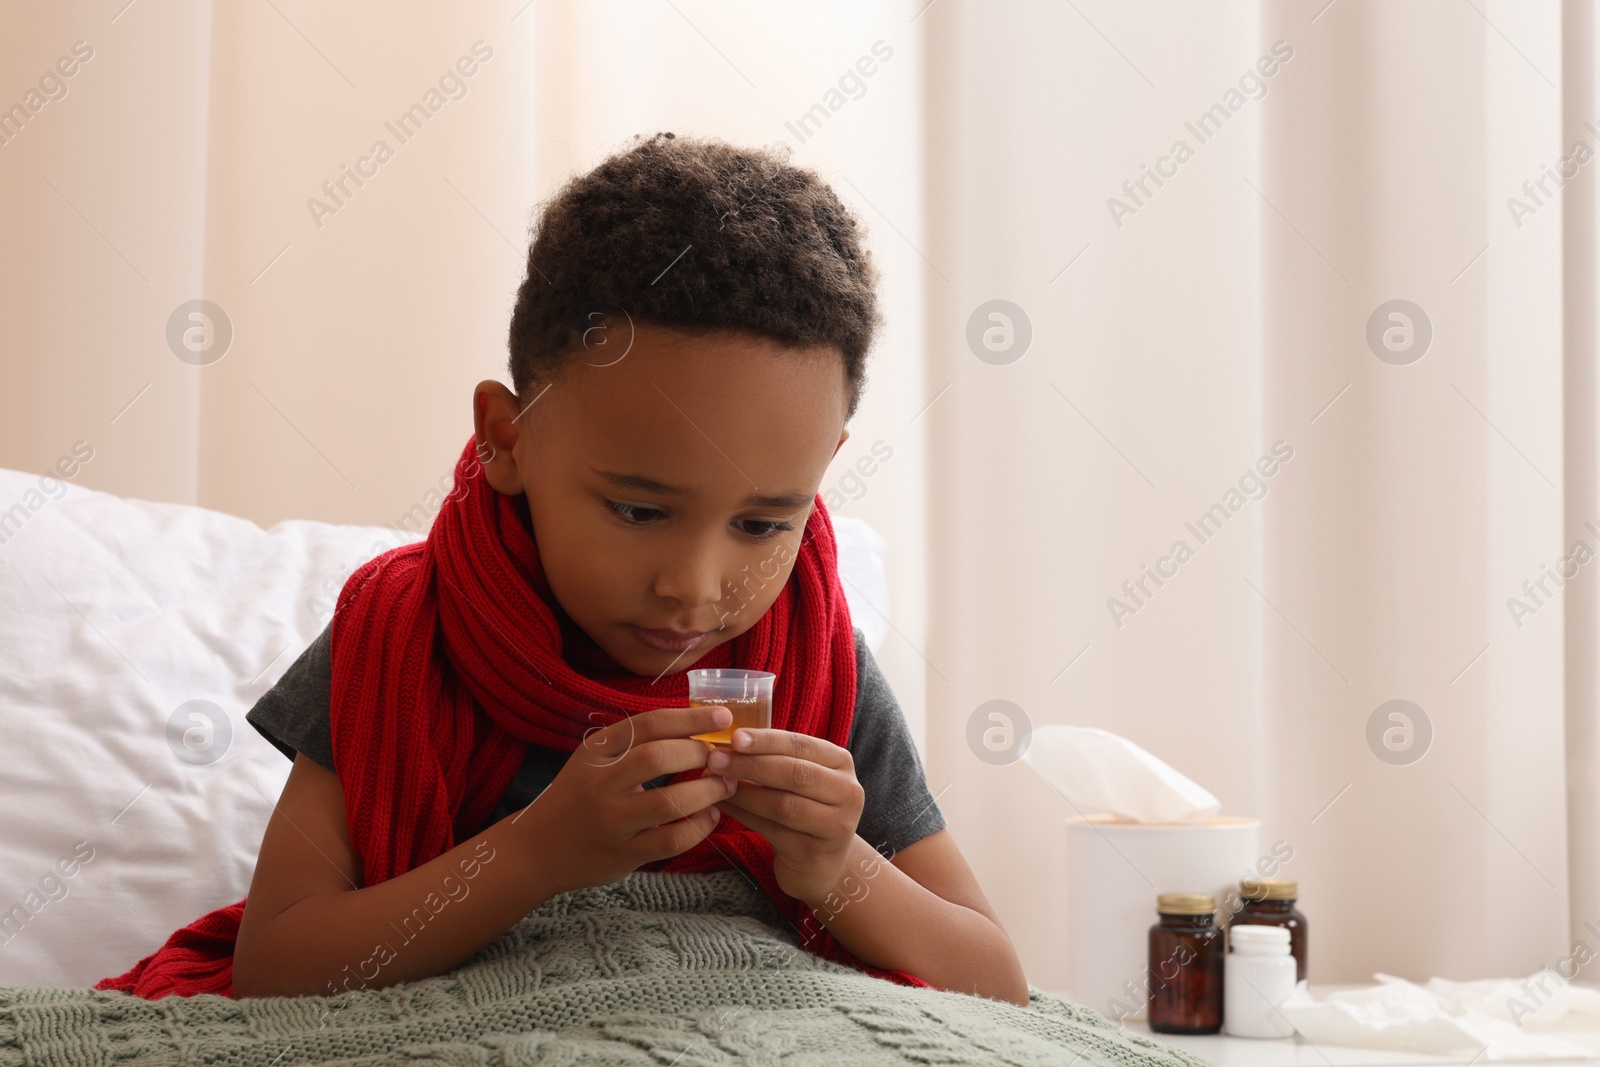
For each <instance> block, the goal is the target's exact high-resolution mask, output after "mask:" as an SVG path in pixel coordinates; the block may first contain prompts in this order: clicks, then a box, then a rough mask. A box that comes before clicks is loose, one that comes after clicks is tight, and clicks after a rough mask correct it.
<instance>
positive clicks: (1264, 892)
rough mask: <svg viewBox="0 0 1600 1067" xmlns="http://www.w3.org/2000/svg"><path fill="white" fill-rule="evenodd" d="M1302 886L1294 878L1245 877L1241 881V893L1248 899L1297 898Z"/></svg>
mask: <svg viewBox="0 0 1600 1067" xmlns="http://www.w3.org/2000/svg"><path fill="white" fill-rule="evenodd" d="M1299 894H1300V886H1299V885H1298V884H1297V883H1296V882H1295V880H1294V879H1292V878H1245V879H1243V880H1241V881H1240V882H1239V895H1240V896H1242V897H1244V899H1246V900H1295V899H1297V898H1298V897H1299Z"/></svg>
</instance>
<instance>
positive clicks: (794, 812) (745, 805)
mask: <svg viewBox="0 0 1600 1067" xmlns="http://www.w3.org/2000/svg"><path fill="white" fill-rule="evenodd" d="M731 805H737V806H738V810H737V811H735V810H733V808H732V807H731ZM717 806H718V807H727V808H729V813H730V814H732V815H734V816H735V817H736V818H738V820H739V821H740V822H744V816H743V815H742V814H740V812H748V813H750V814H751V815H754V816H756V817H758V818H760V819H762V820H764V821H765V822H766V823H768V824H769V825H774V826H776V827H777V828H779V829H782V830H788V831H791V832H793V833H797V834H803V835H805V836H806V837H814V838H816V839H818V840H819V841H820V840H830V839H832V838H834V837H836V836H838V834H839V833H840V831H841V830H843V829H845V828H846V823H848V821H849V819H848V817H847V815H846V814H845V813H844V812H843V811H842V809H840V808H837V807H833V806H832V805H828V804H819V803H817V802H816V801H815V800H812V799H810V798H809V797H803V796H800V795H799V794H798V793H790V792H788V791H787V790H783V789H767V788H764V787H762V786H759V785H754V786H752V785H741V786H740V787H739V791H738V793H737V794H735V795H734V796H733V797H732V798H730V799H728V800H725V801H720V802H718V804H717ZM747 825H748V824H747ZM751 828H752V829H754V827H751ZM848 829H849V831H850V832H851V833H854V832H855V827H854V826H850V827H848Z"/></svg>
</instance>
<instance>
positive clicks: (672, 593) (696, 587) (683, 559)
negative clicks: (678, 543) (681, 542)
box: [655, 549, 724, 610]
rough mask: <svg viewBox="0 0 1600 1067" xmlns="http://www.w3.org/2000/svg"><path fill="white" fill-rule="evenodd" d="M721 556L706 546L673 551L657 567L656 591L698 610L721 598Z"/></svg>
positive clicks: (685, 606)
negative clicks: (705, 547)
mask: <svg viewBox="0 0 1600 1067" xmlns="http://www.w3.org/2000/svg"><path fill="white" fill-rule="evenodd" d="M723 586H724V582H723V566H722V560H720V559H719V558H718V557H717V554H716V553H715V552H712V551H708V550H704V549H701V550H691V551H683V552H680V553H676V554H674V555H673V556H672V557H671V558H670V559H668V560H666V561H664V562H663V563H662V565H661V567H660V568H659V569H658V570H657V571H656V580H655V594H656V595H657V596H659V597H662V598H663V599H666V600H675V601H677V602H678V603H679V604H681V605H682V606H683V607H684V608H686V609H689V610H697V609H700V608H703V607H705V606H707V605H713V604H716V603H717V602H718V601H720V600H721V599H722V590H723Z"/></svg>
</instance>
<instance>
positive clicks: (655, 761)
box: [611, 737, 711, 792]
mask: <svg viewBox="0 0 1600 1067" xmlns="http://www.w3.org/2000/svg"><path fill="white" fill-rule="evenodd" d="M710 754H711V746H710V745H708V744H706V743H705V742H704V741H696V740H694V739H693V738H688V737H674V738H668V739H666V740H662V741H646V742H644V743H643V744H638V745H635V746H634V747H633V751H632V752H629V753H628V754H627V756H626V757H624V758H623V759H622V760H621V761H620V762H619V763H616V764H614V765H613V766H614V767H615V771H614V776H613V778H612V780H611V781H612V785H613V786H615V787H616V788H619V789H621V790H622V791H624V792H626V791H628V790H630V789H636V788H638V787H639V786H641V785H643V784H644V783H645V782H648V781H650V780H651V779H652V778H659V777H661V776H662V775H663V774H680V773H682V772H683V771H693V770H699V769H700V768H702V767H704V766H705V765H706V757H707V756H709V755H710Z"/></svg>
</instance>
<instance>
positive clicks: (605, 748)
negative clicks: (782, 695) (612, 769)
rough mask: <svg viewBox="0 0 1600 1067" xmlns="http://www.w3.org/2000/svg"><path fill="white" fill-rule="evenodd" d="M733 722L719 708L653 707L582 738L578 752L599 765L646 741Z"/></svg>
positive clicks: (694, 732)
mask: <svg viewBox="0 0 1600 1067" xmlns="http://www.w3.org/2000/svg"><path fill="white" fill-rule="evenodd" d="M731 722H733V713H732V712H730V711H729V710H728V709H727V708H725V707H723V706H721V705H719V704H713V705H707V706H705V707H700V708H657V709H655V710H654V711H642V712H640V713H639V714H637V715H629V716H626V717H625V718H622V719H619V720H618V721H616V722H614V723H612V724H611V725H609V726H605V727H602V728H600V729H597V730H591V731H589V732H588V733H587V734H585V735H584V738H583V744H582V746H581V748H580V751H581V752H582V753H583V754H584V758H585V760H586V761H587V762H589V763H590V764H592V765H596V766H603V765H605V764H607V763H612V762H615V761H616V760H619V759H621V758H622V757H623V756H626V755H627V754H628V753H629V752H631V751H633V749H634V748H635V747H636V746H638V745H642V744H646V743H648V742H650V741H658V740H662V739H666V738H674V737H689V736H690V735H691V734H698V733H710V732H711V731H713V730H720V729H723V728H725V727H727V726H728V724H730V723H731Z"/></svg>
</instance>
